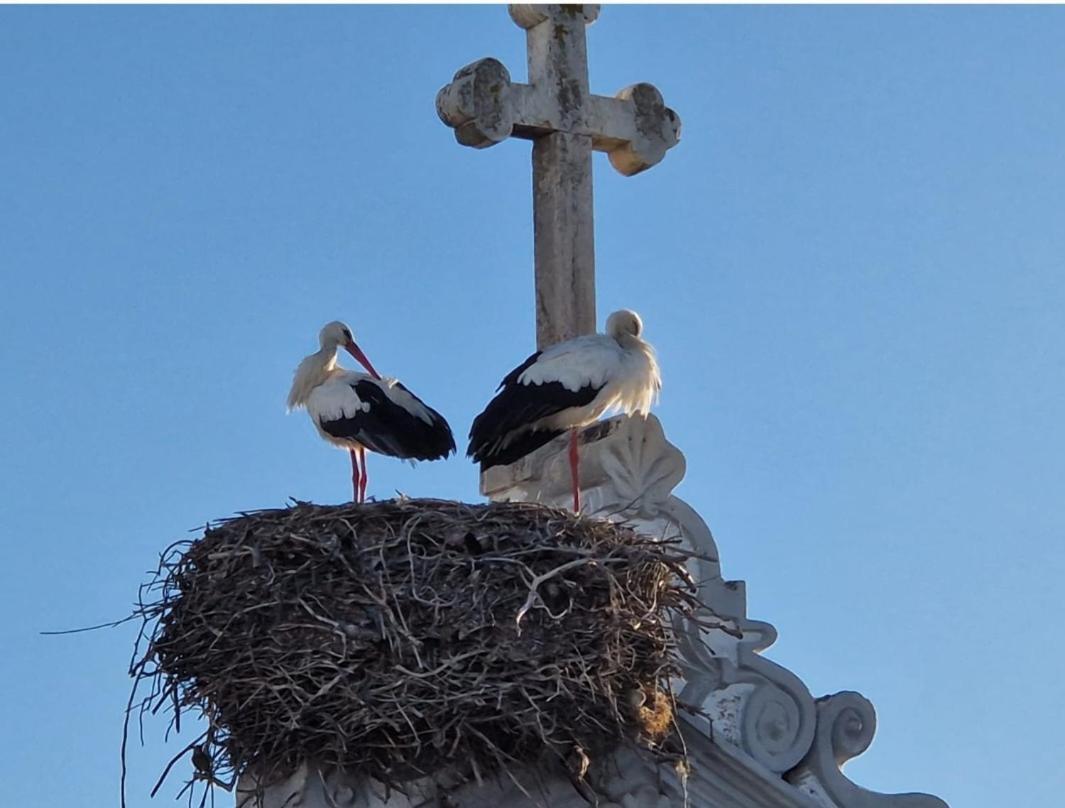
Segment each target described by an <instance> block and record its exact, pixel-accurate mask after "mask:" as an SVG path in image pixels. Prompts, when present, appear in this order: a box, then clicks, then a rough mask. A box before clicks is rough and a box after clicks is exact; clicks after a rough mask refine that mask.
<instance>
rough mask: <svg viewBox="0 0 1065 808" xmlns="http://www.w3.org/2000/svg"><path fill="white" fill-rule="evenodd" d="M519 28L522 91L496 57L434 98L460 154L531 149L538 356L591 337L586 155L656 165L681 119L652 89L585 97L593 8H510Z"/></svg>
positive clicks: (629, 166)
mask: <svg viewBox="0 0 1065 808" xmlns="http://www.w3.org/2000/svg"><path fill="white" fill-rule="evenodd" d="M510 16H511V18H512V19H513V20H514V22H516V23H517V24H518V25H519V26H521V27H522V28H524V29H525V31H526V38H527V47H528V63H529V83H528V84H520V83H516V82H512V81H511V80H510V74H509V73H508V72H507V69H506V68H505V67H504V66H503V64H502V63H501V62H499V61H498V60H496V59H490V58H489V59H481V60H480V61H477V62H474V63H473V64H470V65H467V66H466V67H464V68H462V69H461V70H459V72H458V73H456V74H455V78H454V80H453V81H452V82H451V84H449V85H447V86H446V87H444V88H443V89H442V90H440V92H439V93H438V94H437V98H436V108H437V112H438V113H439V114H440V118H441V119H442V120H443V121H444V123H446V124H447V125H448V126H451V127H453V128H454V129H455V137H456V139H457V140H458V142H459V143H461V144H463V145H464V146H473V147H475V148H485V147H487V146H493V145H495V144H496V143H499V142H501V141H503V140H506V139H507V138H508V137H511V136H515V137H519V138H525V139H528V140H532V141H533V216H534V229H535V233H536V336H537V345H538V347H540V348H543V347H546V346H547V345H551V344H553V343H555V342H559V341H561V340H565V339H569V338H570V337H574V336H577V335H578V334H586V333H591V332H594V331H595V246H594V240H593V221H592V165H591V152H592V150H593V149H594V150H596V151H603V152H606V153H607V155H608V157H609V158H610V164H611V165H612V166H614V168H616V169H617V170H618V171H620V172H621V173H622V174H624V175H626V176H631V175H633V174H638V173H639V172H641V171H643V170H645V169H648V168H650V167H651V166H653V165H655V164H656V163H658V162H659V161H660V160H661V159H662V158H663V157H664V156H665V153H666V151H667V150H669V149H670V148H672V147H673V146H675V145H676V143H677V141H678V139H679V137H680V119H679V118H678V117H677V115H676V113H675V112H673V110H671V109H669V108H668V107H666V105H665V103H664V102H663V100H662V96H661V94H660V93H659V92H658V90H656V89H655V88H654V87H653V86H651V85H650V84H635V85H633V86H631V87H626V88H625V89H624V90H622V91H621V92H619V93H618V94H617V95H616V96H615V97H614V98H608V97H604V96H598V95H592V94H591V92H590V91H589V89H588V56H587V48H586V45H585V27H586V26H587V25H590V24H591V23H592V22H594V21H595V19H596V17H598V16H599V6H598V5H558V4H553V5H516V4H515V5H511V6H510Z"/></svg>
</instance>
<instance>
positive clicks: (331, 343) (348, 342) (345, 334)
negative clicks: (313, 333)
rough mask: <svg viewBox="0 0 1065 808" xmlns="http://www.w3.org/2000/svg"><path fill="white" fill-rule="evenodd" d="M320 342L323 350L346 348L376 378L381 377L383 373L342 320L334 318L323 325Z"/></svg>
mask: <svg viewBox="0 0 1065 808" xmlns="http://www.w3.org/2000/svg"><path fill="white" fill-rule="evenodd" d="M318 344H319V345H321V346H322V350H323V351H335V350H336V349H337V348H344V349H345V350H346V351H347V352H348V353H350V354H351V355H352V356H354V357H355V359H357V360H358V362H359V364H360V365H362V366H363V367H364V368H366V370H367V371H368V372H369V374H370V375H371V376H373V377H374V378H375V379H380V378H381V375H380V374H379V373H378V372H377V371H376V370H374V366H373V365H372V364H370V360H369V359H367V358H366V354H364V353H363V352H362V349H361V348H360V347H359V346H358V345H356V344H355V337H354V336H353V335H352V333H351V329H350V328H348V326H347V325H346V324H345V323H342V322H340V320H333V322H331V323H326V324H325V325H324V326H322V330H321V331H319V332H318Z"/></svg>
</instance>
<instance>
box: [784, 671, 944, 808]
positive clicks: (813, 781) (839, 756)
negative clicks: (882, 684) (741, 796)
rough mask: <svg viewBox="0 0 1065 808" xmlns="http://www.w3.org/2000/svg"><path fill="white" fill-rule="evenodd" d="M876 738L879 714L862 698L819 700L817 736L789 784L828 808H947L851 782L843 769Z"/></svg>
mask: <svg viewBox="0 0 1065 808" xmlns="http://www.w3.org/2000/svg"><path fill="white" fill-rule="evenodd" d="M875 734H876V710H874V709H873V705H872V703H871V702H870V701H869V700H868V699H867V698H865V697H864V696H863V695H861V694H860V693H855V692H853V691H850V690H845V691H843V692H842V693H836V694H835V695H833V696H824V697H822V698H820V699H818V700H817V736H816V738H815V739H814V744H813V746H812V747H811V748H810V751H809V753H808V754H807V755H806V757H805V758H803V760H802V762H801V763H800V764H799V765H798V766H797V767H796V768H795V769H794V770H793V771H791V772H789V773H788V775H787V779H788V781H789V782H791V783H793V784H795V786H796V787H798V788H799V789H800V790H801V791H803V792H805V793H807V794H809V795H810V796H811V797H814V798H815V799H817V800H818V802H820V803H821V804H822V805H824V806H826V807H827V808H835V807H836V806H839V808H947V804H946V803H945V802H943V800H941V799H939V798H938V797H933V796H932V795H930V794H916V793H910V794H880V793H878V792H875V791H869V790H868V789H865V788H862V787H861V786H859V785H856V784H855V783H853V782H851V781H850V780H849V779H847V776H846V775H845V774H843V770H842V769H843V765H844V764H845V763H846V762H847V761H848V760H850V759H851V758H854V757H857V756H858V755H860V754H861V753H862V752H864V751H865V750H866V749H868V748H869V744H870V743H872V741H873V736H874V735H875Z"/></svg>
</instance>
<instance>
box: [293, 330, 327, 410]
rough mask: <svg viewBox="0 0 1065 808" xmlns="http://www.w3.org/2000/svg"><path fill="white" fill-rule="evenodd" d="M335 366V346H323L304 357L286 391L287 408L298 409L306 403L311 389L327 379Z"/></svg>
mask: <svg viewBox="0 0 1065 808" xmlns="http://www.w3.org/2000/svg"><path fill="white" fill-rule="evenodd" d="M336 367H337V348H336V346H335V345H330V346H324V347H322V348H321V349H319V350H318V351H315V352H314V353H312V354H311V355H310V356H308V357H305V358H304V360H303V361H302V362H300V364H299V367H298V368H296V375H295V376H294V377H293V379H292V389H291V390H289V392H288V408H289V409H290V410H295V409H299V408H300V407H303V406H305V405H306V404H307V397H308V396H309V395H310V394H311V391H312V390H313V389H314V388H315V387H317V386H318V385H320V384H322V383H323V382H324V381H326V379H328V378H329V377H330V376H331V375H332V374H333V371H334V370H336Z"/></svg>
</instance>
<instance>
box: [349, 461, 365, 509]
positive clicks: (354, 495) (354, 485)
mask: <svg viewBox="0 0 1065 808" xmlns="http://www.w3.org/2000/svg"><path fill="white" fill-rule="evenodd" d="M348 454H350V455H351V501H352V502H358V501H359V487H360V486H361V485H362V471H361V470H360V469H359V457H358V455H356V454H355V450H354V449H348Z"/></svg>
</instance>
